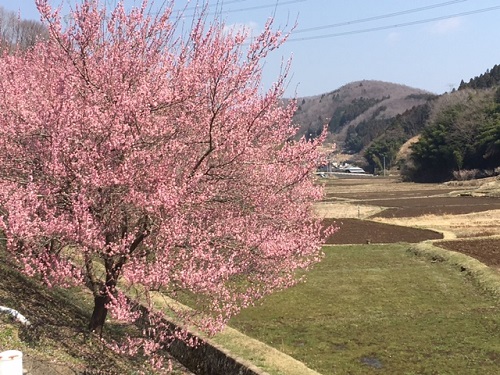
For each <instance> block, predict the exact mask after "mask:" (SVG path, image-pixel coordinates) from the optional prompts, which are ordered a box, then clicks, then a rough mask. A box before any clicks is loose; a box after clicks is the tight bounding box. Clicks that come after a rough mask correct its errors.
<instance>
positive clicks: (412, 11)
mask: <svg viewBox="0 0 500 375" xmlns="http://www.w3.org/2000/svg"><path fill="white" fill-rule="evenodd" d="M465 1H469V0H454V1H447V2H444V3H439V4H434V5H428V6H425V7H421V8H414V9H408V10H403V11H400V12H395V13H388V14H382V15H379V16H373V17H368V18H361V19H357V20H352V21H345V22H339V23H334V24H331V25H325V26H316V27H309V28H306V29H299V30H296V31H295V32H294V33H295V34H297V33H305V32H309V31H317V30H323V29H329V28H334V27H340V26H348V25H354V24H358V23H364V22H370V21H376V20H381V19H385V18H392V17H396V16H402V15H405V14H410V13H416V12H422V11H425V10H429V9H435V8H440V7H445V6H449V5H453V4H457V3H463V2H465Z"/></svg>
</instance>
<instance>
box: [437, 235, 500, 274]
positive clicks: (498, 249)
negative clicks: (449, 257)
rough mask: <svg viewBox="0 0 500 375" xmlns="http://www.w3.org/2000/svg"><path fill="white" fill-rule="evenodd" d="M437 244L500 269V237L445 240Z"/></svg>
mask: <svg viewBox="0 0 500 375" xmlns="http://www.w3.org/2000/svg"><path fill="white" fill-rule="evenodd" d="M435 245H436V246H439V247H442V248H443V249H446V250H452V251H456V252H459V253H463V254H466V255H469V256H471V257H473V258H476V259H477V260H479V261H480V262H483V263H484V264H486V265H488V266H490V267H494V268H498V269H500V238H481V239H474V240H462V241H443V242H437V243H436V244H435Z"/></svg>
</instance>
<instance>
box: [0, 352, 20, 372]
mask: <svg viewBox="0 0 500 375" xmlns="http://www.w3.org/2000/svg"><path fill="white" fill-rule="evenodd" d="M22 374H23V353H22V352H20V351H19V350H7V351H5V352H2V353H0V375H22Z"/></svg>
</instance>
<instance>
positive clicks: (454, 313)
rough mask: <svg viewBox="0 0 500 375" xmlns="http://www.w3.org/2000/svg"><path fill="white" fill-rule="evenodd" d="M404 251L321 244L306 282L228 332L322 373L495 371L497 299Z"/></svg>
mask: <svg viewBox="0 0 500 375" xmlns="http://www.w3.org/2000/svg"><path fill="white" fill-rule="evenodd" d="M408 246H409V245H404V244H403V245H400V244H395V245H362V246H338V247H337V246H335V247H326V248H325V252H326V257H325V259H324V260H323V261H322V262H321V263H320V264H318V265H317V266H316V267H315V268H314V269H313V270H312V271H311V272H310V273H309V274H308V279H307V282H306V283H304V284H300V285H298V286H296V287H294V288H292V289H289V290H286V291H284V292H281V293H277V294H275V295H272V296H270V297H268V298H266V299H265V300H264V302H263V304H262V305H261V306H258V307H256V308H252V309H248V310H246V311H244V312H242V313H241V314H240V315H239V316H238V317H236V318H234V319H233V320H232V321H231V326H232V327H235V328H237V329H239V330H240V331H242V332H243V333H246V334H248V335H249V336H252V337H255V338H257V339H258V340H261V341H263V342H265V343H267V344H269V345H271V346H273V347H275V348H277V349H278V350H281V351H283V352H285V353H287V354H289V355H291V356H293V357H294V358H296V359H298V360H299V361H302V362H304V363H305V364H306V365H307V366H308V367H310V368H312V369H314V370H316V371H318V372H320V373H322V374H325V375H326V374H454V375H456V374H496V373H500V302H499V301H498V300H495V298H493V297H492V295H490V294H487V293H486V292H483V291H482V290H481V289H480V288H478V287H477V286H476V285H475V284H474V283H473V282H472V281H471V280H470V279H468V278H467V276H466V275H465V273H461V272H459V271H457V269H456V268H452V267H451V266H448V265H446V264H445V263H436V262H434V263H433V262H430V261H428V260H423V259H421V258H418V257H415V256H412V255H409V253H408V252H406V250H407V248H408Z"/></svg>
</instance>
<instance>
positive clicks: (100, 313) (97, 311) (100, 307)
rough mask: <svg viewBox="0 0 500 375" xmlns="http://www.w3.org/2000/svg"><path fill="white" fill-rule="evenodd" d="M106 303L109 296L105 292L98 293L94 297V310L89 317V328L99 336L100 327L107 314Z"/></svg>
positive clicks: (100, 334)
mask: <svg viewBox="0 0 500 375" xmlns="http://www.w3.org/2000/svg"><path fill="white" fill-rule="evenodd" d="M108 303H109V297H108V295H107V294H99V295H98V296H95V297H94V311H93V313H92V317H91V318H90V323H89V330H90V332H94V333H95V334H97V335H99V337H101V336H102V329H103V327H104V322H105V321H106V316H107V315H108V309H107V308H106V305H107V304H108Z"/></svg>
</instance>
